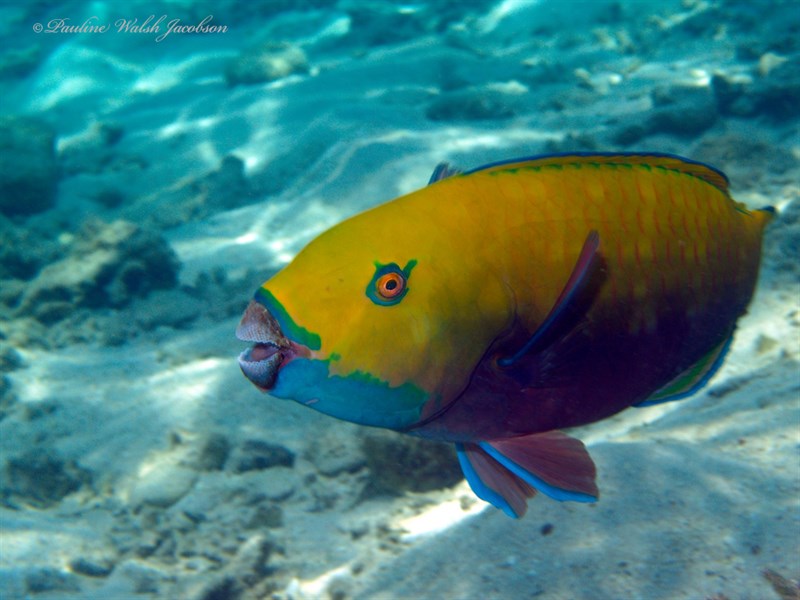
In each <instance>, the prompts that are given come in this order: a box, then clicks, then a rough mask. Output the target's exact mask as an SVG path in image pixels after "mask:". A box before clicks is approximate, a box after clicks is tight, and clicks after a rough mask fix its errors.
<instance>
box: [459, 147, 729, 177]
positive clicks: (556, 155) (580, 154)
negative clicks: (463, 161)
mask: <svg viewBox="0 0 800 600" xmlns="http://www.w3.org/2000/svg"><path fill="white" fill-rule="evenodd" d="M570 156H575V157H577V158H592V157H593V156H601V157H611V156H622V157H625V156H643V157H644V156H652V157H654V158H673V159H676V160H679V161H682V162H685V163H689V164H695V165H699V166H701V167H705V168H706V169H709V170H711V171H714V172H715V173H716V174H717V175H719V176H720V177H722V179H723V180H724V181H725V183H726V184H729V183H730V180H729V179H728V176H727V175H725V173H723V172H722V171H720V170H719V169H717V168H716V167H712V166H711V165H709V164H707V163H704V162H701V161H699V160H692V159H691V158H686V157H685V156H680V155H678V154H671V153H669V152H555V153H553V154H534V155H532V156H523V157H520V158H511V159H508V160H498V161H497V162H491V163H488V164H485V165H481V166H480V167H476V168H474V169H470V170H468V171H464V175H469V174H471V173H477V172H478V171H485V170H486V169H493V168H494V167H502V166H503V165H511V164H514V163H521V162H527V161H531V160H544V159H548V158H569V157H570Z"/></svg>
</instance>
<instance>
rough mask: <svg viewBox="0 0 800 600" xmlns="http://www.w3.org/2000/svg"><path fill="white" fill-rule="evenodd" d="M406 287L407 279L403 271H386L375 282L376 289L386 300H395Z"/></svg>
mask: <svg viewBox="0 0 800 600" xmlns="http://www.w3.org/2000/svg"><path fill="white" fill-rule="evenodd" d="M405 289H406V280H405V278H404V277H403V275H402V273H395V272H390V273H384V274H383V275H381V276H380V277H379V278H378V280H377V281H376V282H375V291H376V292H377V293H378V295H379V296H380V297H381V298H383V299H385V300H394V299H395V298H397V297H398V296H400V295H401V294H402V293H403V291H404V290H405Z"/></svg>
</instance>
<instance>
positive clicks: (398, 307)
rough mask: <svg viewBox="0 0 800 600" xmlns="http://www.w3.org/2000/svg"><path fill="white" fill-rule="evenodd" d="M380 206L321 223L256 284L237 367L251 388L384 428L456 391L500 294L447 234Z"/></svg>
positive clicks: (488, 339)
mask: <svg viewBox="0 0 800 600" xmlns="http://www.w3.org/2000/svg"><path fill="white" fill-rule="evenodd" d="M391 205H392V203H389V205H385V207H386V208H389V207H391ZM389 212H390V214H388V215H387V214H385V211H384V212H383V213H382V211H381V207H379V208H378V209H373V210H372V211H368V212H367V213H363V214H361V215H358V216H356V217H354V218H352V219H350V220H348V221H345V222H343V223H340V224H339V225H337V226H335V227H334V228H332V229H330V230H328V231H327V232H325V233H323V234H322V235H321V236H320V237H318V238H317V239H315V240H313V241H312V242H311V243H310V244H309V245H308V246H306V247H305V248H304V249H303V250H302V251H301V252H300V253H299V254H298V255H297V256H296V257H295V259H294V260H293V261H292V262H291V263H290V264H289V265H287V266H286V267H285V268H284V269H283V270H282V271H280V272H279V273H277V274H276V275H275V276H274V277H273V278H272V279H270V280H268V281H267V282H265V283H264V284H263V285H262V286H261V287H260V288H259V289H258V290H257V291H256V293H255V295H254V298H253V300H252V301H251V302H250V305H249V306H248V308H247V310H246V311H245V314H244V316H243V317H242V320H241V322H240V324H239V327H238V329H237V336H238V337H239V338H240V339H242V340H244V341H247V342H250V343H252V344H253V345H252V347H250V348H248V349H247V350H245V351H244V352H243V353H242V354H241V355H240V357H239V364H240V366H241V369H242V371H243V373H244V374H245V376H246V377H247V378H248V379H250V380H251V381H252V382H253V383H254V384H255V385H256V386H257V387H258V388H260V389H261V390H263V391H267V392H269V393H270V395H272V396H275V397H278V398H285V399H292V400H295V401H298V402H300V403H302V404H305V405H308V406H310V407H312V408H314V409H316V410H318V411H320V412H323V413H326V414H329V415H331V416H334V417H338V418H341V419H344V420H347V421H351V422H355V423H360V424H364V425H372V426H377V427H386V428H390V429H406V428H409V427H412V426H413V425H414V424H415V423H418V422H420V421H421V420H423V419H427V418H429V417H430V415H432V414H435V413H436V412H437V411H440V410H443V409H444V408H445V407H446V406H447V405H448V404H449V403H450V402H452V401H453V400H454V399H455V398H456V397H457V396H458V395H459V394H460V393H461V392H462V391H463V390H464V389H465V388H466V386H467V385H468V383H469V378H470V375H471V373H472V372H473V370H474V369H475V367H476V365H477V364H478V362H479V361H480V359H481V357H482V356H483V355H484V354H485V352H486V349H487V348H488V346H489V345H490V344H491V343H492V341H493V340H494V339H495V337H496V336H497V332H498V330H499V329H502V327H504V326H505V325H507V323H508V321H509V319H510V317H509V314H510V312H509V299H508V293H507V291H506V289H505V288H504V286H503V285H502V284H501V283H500V282H499V281H498V280H496V279H493V278H491V277H486V276H485V275H484V274H482V273H480V272H479V265H478V264H477V262H471V261H466V260H464V258H463V256H464V255H463V253H462V251H461V250H459V249H458V248H457V247H453V244H455V245H456V246H457V245H458V241H457V240H456V241H453V240H450V241H449V242H448V241H446V240H444V241H443V240H442V238H443V235H444V234H443V233H442V231H441V230H438V231H436V230H428V229H427V227H426V225H425V224H423V223H421V222H420V221H419V219H417V220H416V221H415V222H408V221H406V222H404V221H403V218H402V216H403V215H402V213H400V214H396V215H392V214H391V211H389ZM437 233H438V235H437ZM451 235H452V234H451Z"/></svg>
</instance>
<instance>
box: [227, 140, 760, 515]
mask: <svg viewBox="0 0 800 600" xmlns="http://www.w3.org/2000/svg"><path fill="white" fill-rule="evenodd" d="M772 212H773V211H772V209H770V208H769V207H767V208H764V209H760V210H749V209H748V208H747V207H746V206H745V205H743V204H741V203H738V202H736V201H734V200H733V198H732V197H731V195H730V193H729V191H728V179H727V178H726V176H725V175H724V174H723V173H722V172H720V171H718V170H717V169H715V168H713V167H710V166H707V165H704V164H702V163H699V162H695V161H692V160H688V159H685V158H681V157H678V156H673V155H667V154H625V153H621V154H570V155H552V156H540V157H532V158H522V159H517V160H508V161H503V162H497V163H492V164H489V165H486V166H483V167H480V168H477V169H474V170H471V171H467V172H461V171H458V170H457V169H454V168H452V167H450V166H449V165H446V164H442V165H440V166H439V167H437V168H436V170H435V171H434V174H433V176H432V177H431V181H430V182H429V185H428V186H426V187H424V188H422V189H420V190H418V191H416V192H413V193H410V194H407V195H404V196H401V197H400V198H397V199H395V200H392V201H390V202H388V203H386V204H383V205H380V206H377V207H376V208H373V209H370V210H367V211H366V212H363V213H361V214H358V215H356V216H354V217H351V218H349V219H347V220H345V221H343V222H342V223H340V224H338V225H336V226H334V227H333V228H331V229H329V230H328V231H326V232H324V233H323V234H322V235H320V236H319V237H317V238H316V239H314V240H313V241H312V242H311V243H309V244H308V245H307V246H306V247H305V248H304V249H303V250H302V251H301V252H300V253H299V254H298V255H297V256H296V257H295V259H294V260H293V261H292V262H291V263H290V264H288V265H287V266H286V267H285V268H284V269H283V270H281V271H280V272H278V273H277V274H276V275H275V276H274V277H272V278H271V279H269V280H268V281H267V282H266V283H264V284H263V285H262V286H261V287H260V288H259V289H258V290H257V291H256V293H255V296H254V298H253V299H252V301H251V302H250V304H249V305H248V307H247V309H246V311H245V313H244V316H243V317H242V320H241V323H240V324H239V326H238V328H237V331H236V333H237V336H238V337H239V338H240V339H241V340H244V341H247V342H250V343H251V344H252V347H250V348H248V349H247V350H245V351H244V352H243V353H242V354H241V355H240V357H239V364H240V367H241V369H242V371H243V372H244V374H245V376H246V377H247V378H248V379H250V380H251V381H252V382H253V383H254V384H255V385H256V386H257V387H258V388H260V389H261V390H263V391H266V392H269V394H271V395H272V396H274V397H277V398H282V399H293V400H296V401H297V402H300V403H302V404H305V405H307V406H310V407H312V408H314V409H316V410H318V411H321V412H323V413H326V414H328V415H331V416H333V417H337V418H339V419H344V420H347V421H352V422H355V423H360V424H363V425H369V426H375V427H383V428H388V429H393V430H396V431H400V432H404V433H407V434H411V435H415V436H420V437H423V438H428V439H435V440H441V441H446V442H451V443H454V444H455V448H456V451H457V456H458V460H459V462H460V465H461V468H462V470H463V471H464V475H465V477H466V479H467V481H468V483H469V484H470V486H471V487H472V489H473V491H474V492H475V494H476V495H477V496H478V497H480V498H482V499H483V500H485V501H487V502H489V503H491V504H493V505H494V506H496V507H497V508H500V509H502V510H503V511H504V512H505V513H506V514H508V515H509V516H511V517H515V518H517V517H521V516H522V515H523V514H524V513H525V511H526V509H527V500H528V498H532V497H533V496H534V495H535V494H536V493H537V491H538V492H542V493H544V494H546V495H548V496H550V497H552V498H554V499H556V500H574V501H578V502H592V501H594V500H596V499H597V498H598V495H599V493H598V488H597V484H596V481H595V480H596V469H595V465H594V463H593V461H592V459H591V457H590V456H589V454H588V452H587V450H586V448H585V446H584V445H583V443H582V442H580V441H579V440H577V439H574V438H572V437H569V436H568V435H566V434H565V433H562V432H561V431H560V430H561V429H564V428H570V427H576V426H579V425H585V424H588V423H593V422H595V421H599V420H601V419H604V418H606V417H609V416H611V415H614V414H616V413H618V412H620V411H622V410H623V409H625V408H627V407H630V406H642V405H650V404H656V403H661V402H667V401H670V400H676V399H679V398H683V397H686V396H688V395H691V394H693V393H694V392H696V391H697V390H698V389H700V388H701V387H702V386H703V385H704V384H705V383H706V382H707V381H708V380H709V379H710V378H711V376H712V375H713V373H714V372H715V371H716V370H717V368H718V367H719V366H720V364H721V362H722V360H723V357H724V355H725V352H726V350H727V349H728V347H729V346H730V344H731V339H732V337H733V334H734V329H735V326H736V322H737V319H738V318H739V317H740V316H741V315H743V314H744V313H745V311H746V308H747V305H748V303H749V302H750V298H751V296H752V294H753V291H754V287H755V284H756V279H757V275H758V268H759V262H760V253H761V241H762V237H763V231H764V228H765V225H766V224H767V222H768V221H769V219H770V216H771V214H772Z"/></svg>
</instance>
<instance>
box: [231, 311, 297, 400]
mask: <svg viewBox="0 0 800 600" xmlns="http://www.w3.org/2000/svg"><path fill="white" fill-rule="evenodd" d="M236 337H238V338H239V339H240V340H242V341H245V342H253V346H251V347H250V348H248V349H247V350H245V351H244V352H242V353H241V354H240V355H239V367H240V368H241V369H242V373H244V376H245V377H247V378H248V379H249V380H250V381H252V382H253V384H254V385H255V386H256V387H257V388H259V389H261V390H265V391H266V390H269V389H271V388H272V387H273V386H274V385H275V379H276V378H277V375H278V371H279V370H280V368H281V366H282V365H283V364H284V363H285V362H286V361H287V360H288V359H291V358H293V357H294V355H296V352H295V351H294V349H293V344H292V343H291V342H290V341H289V340H288V339H287V338H286V337H285V336H284V335H283V332H282V331H281V328H280V325H279V324H278V321H277V320H276V319H275V317H273V316H272V315H271V314H270V312H269V311H268V310H267V309H266V308H265V307H264V306H263V305H261V304H259V303H258V302H256V301H255V300H251V301H250V304H249V305H248V306H247V310H245V311H244V315H243V316H242V320H241V321H240V322H239V326H238V327H237V328H236Z"/></svg>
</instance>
